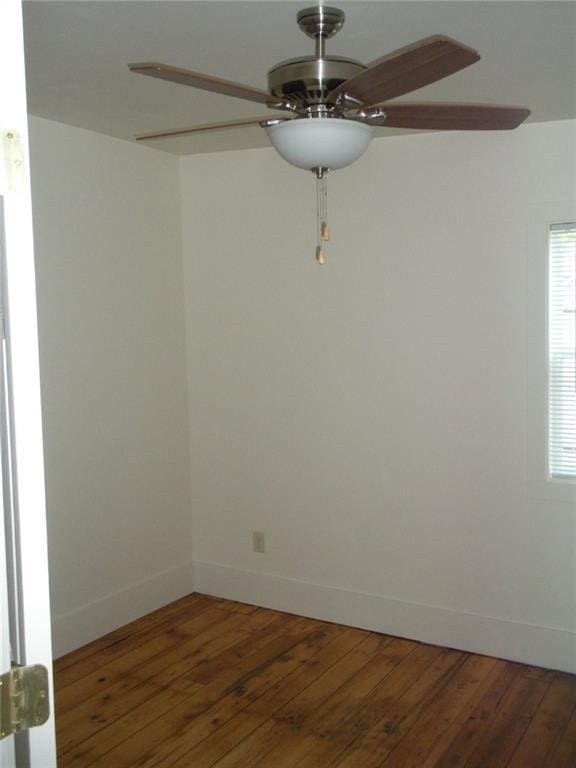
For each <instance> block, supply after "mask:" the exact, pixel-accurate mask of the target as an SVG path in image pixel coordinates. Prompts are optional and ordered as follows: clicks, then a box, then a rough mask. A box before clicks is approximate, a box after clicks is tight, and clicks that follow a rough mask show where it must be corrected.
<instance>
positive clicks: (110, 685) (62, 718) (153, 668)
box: [56, 611, 246, 753]
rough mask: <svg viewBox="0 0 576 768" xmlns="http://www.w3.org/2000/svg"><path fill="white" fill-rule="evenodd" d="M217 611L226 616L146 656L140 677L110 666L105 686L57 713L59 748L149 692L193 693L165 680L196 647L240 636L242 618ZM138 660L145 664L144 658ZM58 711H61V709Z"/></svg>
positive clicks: (73, 743) (77, 740) (71, 743)
mask: <svg viewBox="0 0 576 768" xmlns="http://www.w3.org/2000/svg"><path fill="white" fill-rule="evenodd" d="M217 613H218V614H221V615H222V616H224V619H223V620H222V621H218V622H215V623H214V622H213V623H212V624H211V625H210V626H208V627H207V628H205V629H204V631H199V633H198V635H197V636H196V637H189V638H188V642H185V643H182V644H180V645H179V646H176V647H175V648H173V649H172V651H171V652H169V653H161V654H157V655H156V656H155V657H152V658H148V659H147V660H146V659H145V672H144V674H140V675H139V676H138V675H137V674H136V673H137V669H136V670H134V672H132V673H127V672H126V671H125V669H124V668H121V669H120V670H119V671H118V673H117V674H113V671H111V670H110V669H109V670H108V672H107V673H106V674H103V676H102V679H103V680H104V681H105V682H104V683H102V684H101V685H102V686H103V688H102V689H101V690H100V691H97V692H96V693H94V692H93V691H90V694H91V695H90V696H87V697H86V698H85V699H84V700H82V701H81V703H77V705H76V707H74V708H72V709H70V710H68V711H67V712H65V713H64V714H60V715H59V716H57V723H56V725H57V736H58V743H59V749H60V751H61V752H62V753H65V752H67V751H68V750H70V749H73V748H74V747H77V746H78V745H79V744H80V743H81V742H82V741H84V740H85V739H87V738H89V737H90V736H92V735H93V734H94V733H96V732H98V731H101V730H102V729H103V728H104V727H105V726H106V725H108V724H109V723H114V722H115V721H116V720H118V719H119V718H120V717H122V716H123V715H124V714H125V713H126V712H129V711H130V710H131V709H133V708H134V707H136V706H137V705H138V704H140V703H141V702H143V701H146V700H147V699H148V698H149V696H150V695H156V694H157V693H161V692H164V691H165V692H167V694H168V695H170V696H171V699H173V700H174V703H178V702H179V701H180V700H182V699H183V698H184V699H185V698H186V696H187V694H189V693H190V692H192V690H193V689H192V687H191V686H190V685H187V686H186V687H185V688H184V690H182V689H181V688H179V687H178V686H176V685H171V684H170V680H166V671H167V670H169V671H172V670H175V674H176V675H178V674H181V675H182V674H184V673H185V671H186V666H183V665H182V659H183V658H187V657H188V658H190V657H191V655H192V654H193V652H194V651H195V650H202V651H203V653H206V654H209V653H210V652H211V650H212V652H214V650H213V649H214V645H215V644H216V649H218V648H219V647H220V646H221V643H222V642H224V643H229V642H230V634H229V633H232V642H233V641H234V639H236V640H238V636H236V637H235V636H234V631H235V630H236V631H237V630H238V621H239V619H238V618H236V619H235V617H234V616H232V615H231V614H229V613H224V612H223V611H217ZM245 636H246V635H245V633H242V635H241V638H244V637H245ZM120 661H121V660H120ZM138 662H139V663H142V657H140V658H139V660H138ZM117 663H119V662H117ZM109 666H110V665H109ZM201 688H202V686H201V685H199V684H196V685H195V686H194V689H195V690H199V689H201ZM171 694H174V696H172V695H171ZM178 694H180V695H178ZM56 711H57V712H58V709H57V710H56Z"/></svg>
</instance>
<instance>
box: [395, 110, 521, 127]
mask: <svg viewBox="0 0 576 768" xmlns="http://www.w3.org/2000/svg"><path fill="white" fill-rule="evenodd" d="M381 109H382V110H383V111H384V112H385V113H386V120H385V121H384V126H385V127H388V128H420V129H427V130H435V129H436V130H442V131H506V130H512V129H513V128H517V127H518V126H519V125H520V123H523V122H524V120H526V118H527V117H528V115H529V114H530V110H529V109H525V108H524V107H500V106H495V105H491V104H416V103H413V104H409V103H406V104H393V103H392V104H390V103H389V104H382V105H381Z"/></svg>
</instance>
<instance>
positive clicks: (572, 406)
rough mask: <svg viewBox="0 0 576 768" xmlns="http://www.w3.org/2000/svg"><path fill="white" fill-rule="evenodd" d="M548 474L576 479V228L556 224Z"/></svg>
mask: <svg viewBox="0 0 576 768" xmlns="http://www.w3.org/2000/svg"><path fill="white" fill-rule="evenodd" d="M548 459H549V460H548V471H549V475H550V477H551V478H555V479H570V478H573V479H576V223H574V222H573V223H568V224H552V225H551V226H550V231H549V272H548Z"/></svg>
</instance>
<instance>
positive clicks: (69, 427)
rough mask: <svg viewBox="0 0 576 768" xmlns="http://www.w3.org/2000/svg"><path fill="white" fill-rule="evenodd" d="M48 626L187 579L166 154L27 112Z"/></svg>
mask: <svg viewBox="0 0 576 768" xmlns="http://www.w3.org/2000/svg"><path fill="white" fill-rule="evenodd" d="M30 136H31V156H32V160H31V162H32V188H33V205H34V227H35V242H36V260H37V282H38V304H39V307H38V311H39V326H40V358H41V360H40V362H41V378H42V396H43V419H44V440H45V454H46V483H47V507H48V528H49V549H50V565H51V594H52V607H53V614H54V639H55V648H56V652H57V654H61V653H63V652H65V651H67V650H70V649H71V648H73V647H76V646H78V645H80V644H82V643H84V642H86V641H88V640H91V639H93V638H94V637H97V636H99V635H102V634H104V633H105V632H106V631H108V630H110V629H112V628H113V627H115V626H119V625H121V624H124V623H126V622H127V621H129V620H130V619H132V618H135V617H136V616H138V615H142V614H143V613H145V612H147V611H149V610H152V609H153V608H156V607H158V606H159V605H162V604H164V603H166V602H169V601H170V600H172V599H175V598H176V597H179V596H181V595H182V594H185V593H187V592H190V591H192V583H191V573H192V572H191V567H190V548H191V528H190V516H189V476H188V435H187V426H186V425H187V396H186V374H185V364H184V315H183V294H182V262H181V244H180V219H179V198H178V195H179V189H178V169H177V161H176V160H175V158H173V157H170V156H168V155H166V154H164V153H161V152H157V151H152V150H149V149H144V148H142V147H137V146H134V145H132V144H129V143H127V142H122V141H118V140H116V139H111V138H109V137H105V136H102V135H98V134H95V133H91V132H88V131H84V130H79V129H76V128H71V127H69V126H64V125H60V124H57V123H53V122H49V121H46V120H42V119H37V118H32V119H31V133H30Z"/></svg>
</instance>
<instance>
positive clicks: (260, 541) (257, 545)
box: [252, 531, 266, 552]
mask: <svg viewBox="0 0 576 768" xmlns="http://www.w3.org/2000/svg"><path fill="white" fill-rule="evenodd" d="M252 549H253V550H254V552H266V542H265V540H264V534H263V532H262V531H252Z"/></svg>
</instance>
